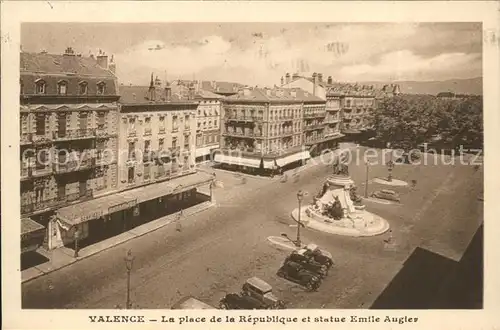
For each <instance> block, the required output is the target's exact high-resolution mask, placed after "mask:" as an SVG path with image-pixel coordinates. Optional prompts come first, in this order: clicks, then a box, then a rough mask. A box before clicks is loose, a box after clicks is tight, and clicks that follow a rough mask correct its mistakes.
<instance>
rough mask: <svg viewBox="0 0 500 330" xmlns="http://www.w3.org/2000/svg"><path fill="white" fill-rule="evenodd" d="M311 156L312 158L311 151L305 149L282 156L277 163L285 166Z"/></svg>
mask: <svg viewBox="0 0 500 330" xmlns="http://www.w3.org/2000/svg"><path fill="white" fill-rule="evenodd" d="M309 158H311V155H310V154H309V151H307V150H303V151H300V152H297V153H295V154H292V155H288V156H285V157H282V158H277V159H276V164H277V165H278V166H280V167H282V166H285V165H287V164H290V163H293V162H297V161H299V160H303V159H309Z"/></svg>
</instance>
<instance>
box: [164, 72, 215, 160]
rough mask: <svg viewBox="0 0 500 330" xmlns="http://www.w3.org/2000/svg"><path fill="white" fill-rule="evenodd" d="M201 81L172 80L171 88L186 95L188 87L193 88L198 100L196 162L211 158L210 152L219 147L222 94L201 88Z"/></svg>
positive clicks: (195, 97)
mask: <svg viewBox="0 0 500 330" xmlns="http://www.w3.org/2000/svg"><path fill="white" fill-rule="evenodd" d="M202 85H203V82H201V81H180V80H178V81H174V82H172V85H171V87H172V89H173V90H174V91H175V92H177V93H179V94H180V95H182V96H183V97H188V95H189V91H190V89H191V90H192V89H193V88H194V94H195V96H194V99H195V100H196V102H198V109H197V112H196V121H197V124H196V152H195V156H196V162H197V163H200V162H204V161H208V160H211V159H212V157H211V156H212V153H213V152H215V150H217V149H218V148H219V140H220V114H221V107H222V102H221V100H222V99H223V96H221V95H219V94H215V93H212V92H210V91H207V90H204V89H202V88H201V86H202Z"/></svg>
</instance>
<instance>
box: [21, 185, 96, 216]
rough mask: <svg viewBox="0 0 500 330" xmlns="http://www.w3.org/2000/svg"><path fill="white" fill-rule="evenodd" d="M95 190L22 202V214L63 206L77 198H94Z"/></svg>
mask: <svg viewBox="0 0 500 330" xmlns="http://www.w3.org/2000/svg"><path fill="white" fill-rule="evenodd" d="M93 195H94V194H93V191H92V190H87V191H85V192H77V193H72V194H68V195H65V196H61V197H56V198H52V199H48V200H43V201H35V202H26V203H23V202H21V214H26V213H33V212H36V211H40V210H45V209H50V208H55V207H61V206H64V205H65V204H66V203H71V202H74V201H77V200H87V199H91V198H93Z"/></svg>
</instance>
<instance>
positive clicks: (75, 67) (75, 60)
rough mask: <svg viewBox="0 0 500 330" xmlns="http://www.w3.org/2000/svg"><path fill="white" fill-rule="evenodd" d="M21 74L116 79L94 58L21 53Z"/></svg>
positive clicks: (73, 55)
mask: <svg viewBox="0 0 500 330" xmlns="http://www.w3.org/2000/svg"><path fill="white" fill-rule="evenodd" d="M20 57H21V63H20V69H21V72H26V73H35V74H43V73H46V74H71V75H78V76H91V77H102V78H114V77H115V75H114V74H113V73H112V72H111V71H110V70H108V69H107V68H103V67H101V66H99V64H97V60H96V59H95V58H92V57H83V56H80V55H75V54H48V53H26V52H21V56H20Z"/></svg>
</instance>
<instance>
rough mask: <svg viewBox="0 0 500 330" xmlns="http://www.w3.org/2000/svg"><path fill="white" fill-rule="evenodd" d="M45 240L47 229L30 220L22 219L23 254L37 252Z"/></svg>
mask: <svg viewBox="0 0 500 330" xmlns="http://www.w3.org/2000/svg"><path fill="white" fill-rule="evenodd" d="M44 238H45V227H44V226H42V225H41V224H39V223H38V222H36V221H34V220H32V219H30V218H23V219H21V253H26V252H30V251H35V250H36V249H38V247H39V246H41V245H42V243H43V240H44Z"/></svg>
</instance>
